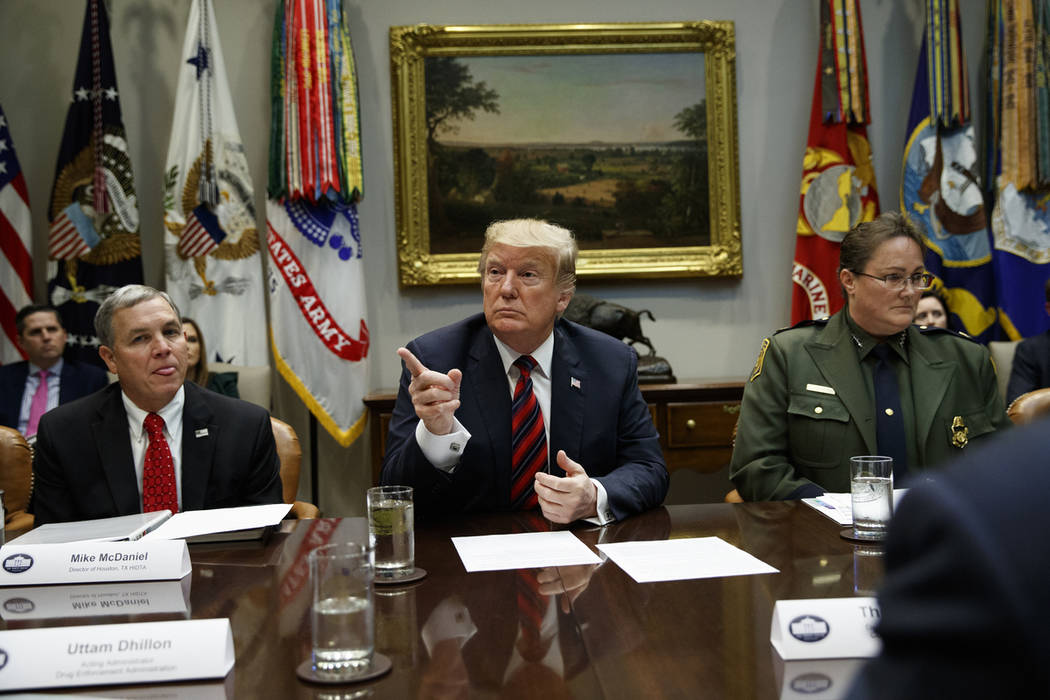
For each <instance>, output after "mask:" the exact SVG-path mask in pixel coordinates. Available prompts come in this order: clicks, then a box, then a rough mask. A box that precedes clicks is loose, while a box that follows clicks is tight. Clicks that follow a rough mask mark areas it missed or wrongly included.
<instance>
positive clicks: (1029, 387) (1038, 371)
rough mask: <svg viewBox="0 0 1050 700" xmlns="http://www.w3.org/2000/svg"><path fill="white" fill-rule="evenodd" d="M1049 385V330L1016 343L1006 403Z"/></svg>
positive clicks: (1049, 303)
mask: <svg viewBox="0 0 1050 700" xmlns="http://www.w3.org/2000/svg"><path fill="white" fill-rule="evenodd" d="M1045 292H1046V313H1047V314H1050V279H1048V280H1047V281H1046V287H1045ZM1048 386H1050V330H1047V331H1044V332H1042V333H1040V334H1039V335H1034V336H1032V337H1031V338H1026V339H1025V340H1022V341H1021V342H1020V343H1018V344H1017V349H1016V350H1015V351H1014V363H1013V367H1012V368H1011V369H1010V382H1009V384H1007V385H1006V405H1007V406H1009V405H1010V404H1011V403H1012V402H1013V400H1014V399H1016V398H1017V397H1018V396H1020V395H1021V394H1025V393H1027V392H1029V391H1034V390H1036V389H1042V388H1043V387H1048Z"/></svg>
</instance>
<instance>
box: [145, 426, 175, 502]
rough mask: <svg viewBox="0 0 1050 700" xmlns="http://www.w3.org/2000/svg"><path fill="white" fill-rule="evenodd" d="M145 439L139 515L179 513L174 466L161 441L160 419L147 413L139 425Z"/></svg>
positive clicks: (162, 437)
mask: <svg viewBox="0 0 1050 700" xmlns="http://www.w3.org/2000/svg"><path fill="white" fill-rule="evenodd" d="M142 427H143V429H144V430H145V431H146V435H148V436H149V445H147V446H146V460H145V463H144V464H143V467H142V512H143V513H150V512H153V511H155V510H165V509H167V510H170V511H171V512H172V513H178V512H179V494H178V491H177V489H176V486H175V463H174V462H173V461H172V459H171V448H169V447H168V441H167V440H165V439H164V419H163V418H161V417H160V416H158V415H157V414H156V413H150V414H149V415H147V416H146V420H144V421H143V422H142Z"/></svg>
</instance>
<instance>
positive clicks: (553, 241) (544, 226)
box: [478, 219, 579, 292]
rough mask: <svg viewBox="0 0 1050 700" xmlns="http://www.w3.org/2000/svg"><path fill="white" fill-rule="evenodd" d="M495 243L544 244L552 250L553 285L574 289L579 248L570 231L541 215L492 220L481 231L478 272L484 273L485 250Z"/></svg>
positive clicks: (487, 251)
mask: <svg viewBox="0 0 1050 700" xmlns="http://www.w3.org/2000/svg"><path fill="white" fill-rule="evenodd" d="M497 244H503V245H509V246H512V247H515V248H548V249H550V251H551V252H552V253H553V254H554V260H555V265H556V269H555V286H556V287H557V288H558V290H559V291H563V292H573V291H575V290H576V256H577V253H578V251H579V249H578V248H577V246H576V239H575V238H574V237H573V235H572V231H570V230H569V229H567V228H562V227H561V226H557V225H555V224H552V223H549V222H546V221H543V220H542V219H510V220H508V221H496V222H494V223H492V224H490V225H489V227H488V229H487V230H486V231H485V245H483V246H482V248H481V258H480V259H479V260H478V273H479V274H480V275H481V276H482V278H484V277H485V264H486V262H487V261H488V256H489V251H490V250H492V246H494V245H497Z"/></svg>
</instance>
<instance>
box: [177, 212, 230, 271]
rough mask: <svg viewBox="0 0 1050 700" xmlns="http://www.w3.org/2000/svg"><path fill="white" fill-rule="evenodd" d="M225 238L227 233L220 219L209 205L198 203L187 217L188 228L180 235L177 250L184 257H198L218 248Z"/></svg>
mask: <svg viewBox="0 0 1050 700" xmlns="http://www.w3.org/2000/svg"><path fill="white" fill-rule="evenodd" d="M224 238H226V234H225V233H224V232H223V230H222V226H220V225H219V219H218V218H217V217H216V216H215V214H212V213H211V211H210V210H209V209H208V207H207V205H204V204H198V205H197V206H196V207H195V208H194V210H193V211H192V212H190V215H189V216H188V217H187V218H186V228H185V229H183V231H182V235H181V236H180V237H179V245H178V248H176V250H177V251H178V252H179V255H181V256H182V257H184V258H197V257H200V256H201V255H207V254H208V253H210V252H211V251H213V250H215V249H216V248H218V247H219V244H220V243H222V241H223V239H224Z"/></svg>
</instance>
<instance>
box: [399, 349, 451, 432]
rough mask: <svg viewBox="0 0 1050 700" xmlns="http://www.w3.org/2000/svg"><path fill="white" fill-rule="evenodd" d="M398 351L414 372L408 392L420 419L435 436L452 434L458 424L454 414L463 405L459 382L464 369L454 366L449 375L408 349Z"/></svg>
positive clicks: (406, 365) (410, 372) (410, 371)
mask: <svg viewBox="0 0 1050 700" xmlns="http://www.w3.org/2000/svg"><path fill="white" fill-rule="evenodd" d="M397 354H398V355H399V356H400V357H401V359H402V360H404V362H405V368H406V369H407V370H408V372H409V374H411V375H412V381H411V383H410V384H409V385H408V393H409V395H410V396H411V397H412V406H413V408H415V410H416V415H417V416H419V420H421V421H423V425H424V426H425V427H426V429H427V430H429V431H430V432H431V433H433V434H434V435H448V434H449V433H451V432H452V426H453V425H455V419H454V418H453V414H454V413H455V412H456V409H458V408H459V384H460V382H462V381H463V372H461V371H459V370H458V369H450V370H449V371H448V374H442V373H441V372H435V371H434V370H431V369H427V368H426V367H425V366H424V365H423V363H422V362H420V361H419V360H418V359H417V358H416V356H415V355H413V354H412V351H410V350H409V349H408V348H398V349H397Z"/></svg>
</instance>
